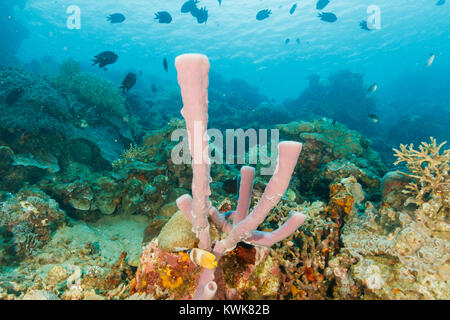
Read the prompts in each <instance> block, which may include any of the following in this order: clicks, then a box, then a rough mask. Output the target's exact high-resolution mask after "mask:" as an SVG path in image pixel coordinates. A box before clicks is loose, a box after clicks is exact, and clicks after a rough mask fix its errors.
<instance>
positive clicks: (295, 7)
mask: <svg viewBox="0 0 450 320" xmlns="http://www.w3.org/2000/svg"><path fill="white" fill-rule="evenodd" d="M295 9H297V4H296V3H294V5H293V6H292V7H291V10H289V13H290V14H294V12H295Z"/></svg>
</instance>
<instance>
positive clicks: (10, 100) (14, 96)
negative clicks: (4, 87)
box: [5, 88, 24, 106]
mask: <svg viewBox="0 0 450 320" xmlns="http://www.w3.org/2000/svg"><path fill="white" fill-rule="evenodd" d="M23 92H24V90H23V89H22V88H17V89H14V90H13V91H11V92H10V93H8V95H7V96H6V100H5V103H6V104H7V105H9V106H11V105H13V104H15V103H16V102H17V100H19V98H20V96H21V95H22V93H23Z"/></svg>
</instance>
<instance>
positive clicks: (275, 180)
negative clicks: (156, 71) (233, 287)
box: [175, 54, 306, 299]
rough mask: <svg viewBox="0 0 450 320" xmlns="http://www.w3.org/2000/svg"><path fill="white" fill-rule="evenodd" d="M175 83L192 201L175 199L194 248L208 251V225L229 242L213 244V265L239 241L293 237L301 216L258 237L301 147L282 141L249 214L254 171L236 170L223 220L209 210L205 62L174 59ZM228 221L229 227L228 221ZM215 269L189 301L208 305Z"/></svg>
mask: <svg viewBox="0 0 450 320" xmlns="http://www.w3.org/2000/svg"><path fill="white" fill-rule="evenodd" d="M175 66H176V69H177V72H178V83H179V85H180V88H181V95H182V98H183V109H182V110H181V114H182V115H183V117H184V119H185V121H186V128H187V131H188V139H189V150H190V153H191V156H192V170H193V179H192V197H191V196H190V195H183V196H181V197H180V198H178V199H177V205H178V208H179V209H180V210H181V211H182V212H183V213H184V214H185V216H186V217H187V219H188V220H189V221H190V222H191V223H192V231H193V232H194V233H195V234H196V236H197V238H198V239H199V245H198V247H199V248H200V249H203V250H208V251H211V239H210V235H209V219H210V220H211V221H212V222H213V223H214V224H215V225H216V226H217V227H218V228H220V229H221V230H222V231H223V232H225V233H226V234H227V235H228V236H227V237H226V238H225V239H222V240H220V241H217V242H216V243H215V244H214V247H213V248H212V253H213V254H214V255H215V256H216V259H217V261H219V260H220V258H221V257H222V256H223V255H224V254H225V253H226V252H227V251H230V250H233V249H234V248H235V247H236V245H237V243H238V242H240V241H244V242H248V243H251V244H254V245H261V246H268V247H270V246H272V245H273V244H275V243H276V242H279V241H281V240H283V239H285V238H287V237H288V236H290V235H291V234H292V233H293V232H295V231H296V230H297V229H298V228H299V227H300V226H301V225H302V224H303V222H304V221H305V218H306V217H305V215H303V214H302V213H299V212H292V213H291V215H290V217H289V218H288V220H287V221H286V222H285V223H284V224H283V225H282V226H281V227H280V228H278V229H277V230H275V231H273V232H262V231H257V230H256V229H257V227H258V226H259V225H260V224H261V223H262V222H264V220H265V218H266V217H267V215H268V214H269V213H270V210H272V209H273V208H274V207H275V206H276V205H277V204H278V202H279V201H280V199H281V197H282V195H283V194H284V193H285V192H286V190H287V188H288V185H289V181H290V179H291V176H292V173H293V171H294V168H295V166H296V164H297V160H298V157H299V155H300V152H301V149H302V144H301V143H298V142H293V141H283V142H281V143H280V144H279V145H278V158H277V165H276V169H275V172H274V174H273V176H272V178H271V179H270V181H269V183H268V184H267V186H266V189H265V190H264V193H263V195H262V197H261V199H260V200H259V202H258V204H257V205H256V206H255V207H254V209H253V210H252V212H251V213H250V214H249V209H250V203H251V195H252V189H253V181H254V177H255V169H254V168H252V167H248V166H244V167H242V169H241V182H240V186H239V199H238V204H237V208H236V210H235V211H234V212H233V213H232V214H231V215H230V216H229V217H228V218H227V217H226V216H225V215H223V214H220V213H219V212H218V210H217V209H216V208H214V207H213V206H211V203H210V201H209V196H210V195H211V190H210V186H209V184H210V182H211V177H210V167H209V158H208V136H207V134H206V129H207V123H208V84H209V79H208V72H209V61H208V58H207V57H206V56H204V55H200V54H184V55H181V56H179V57H177V58H176V60H175ZM230 217H232V218H233V222H232V224H231V223H230V222H229V221H228V219H229V218H230ZM215 271H216V270H215V268H213V269H206V268H203V270H202V274H201V275H200V280H199V283H198V287H197V290H196V292H195V295H194V299H212V298H214V296H215V294H216V291H217V284H216V282H215V281H214V274H215Z"/></svg>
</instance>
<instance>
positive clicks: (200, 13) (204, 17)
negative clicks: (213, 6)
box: [191, 7, 208, 23]
mask: <svg viewBox="0 0 450 320" xmlns="http://www.w3.org/2000/svg"><path fill="white" fill-rule="evenodd" d="M191 14H192V16H194V17H195V18H197V22H198V23H206V21H208V10H206V8H205V7H204V8H201V9H198V8H197V7H195V9H192V11H191Z"/></svg>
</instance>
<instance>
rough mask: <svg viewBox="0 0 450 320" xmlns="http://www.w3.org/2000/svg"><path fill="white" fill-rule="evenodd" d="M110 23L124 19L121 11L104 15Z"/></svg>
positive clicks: (120, 21)
mask: <svg viewBox="0 0 450 320" xmlns="http://www.w3.org/2000/svg"><path fill="white" fill-rule="evenodd" d="M106 19H107V20H108V21H109V22H111V23H122V22H124V21H125V16H124V15H123V14H121V13H113V14H110V15H109V16H107V17H106Z"/></svg>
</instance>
